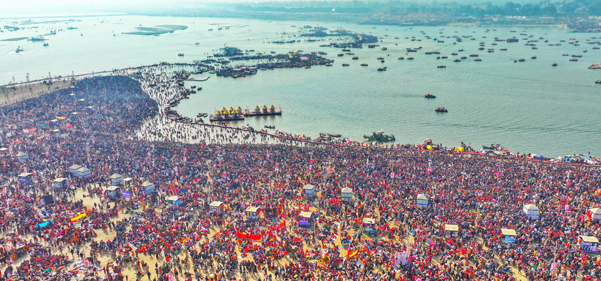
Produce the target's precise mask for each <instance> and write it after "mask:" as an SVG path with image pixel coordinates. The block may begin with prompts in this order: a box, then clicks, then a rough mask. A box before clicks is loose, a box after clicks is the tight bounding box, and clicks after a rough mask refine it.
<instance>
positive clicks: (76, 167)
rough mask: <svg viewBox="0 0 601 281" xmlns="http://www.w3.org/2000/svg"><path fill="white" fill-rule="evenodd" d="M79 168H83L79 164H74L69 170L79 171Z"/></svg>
mask: <svg viewBox="0 0 601 281" xmlns="http://www.w3.org/2000/svg"><path fill="white" fill-rule="evenodd" d="M79 168H81V166H79V165H77V164H73V165H71V167H69V170H77V169H79Z"/></svg>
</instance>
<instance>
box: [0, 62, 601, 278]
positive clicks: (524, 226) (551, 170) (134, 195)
mask: <svg viewBox="0 0 601 281" xmlns="http://www.w3.org/2000/svg"><path fill="white" fill-rule="evenodd" d="M178 75H180V74H178V73H174V72H172V71H170V70H169V69H167V67H165V66H150V67H144V68H137V69H129V70H121V71H115V72H114V73H112V74H111V75H110V76H103V77H93V78H86V79H82V80H79V81H77V83H75V84H74V87H72V88H68V89H64V90H58V91H56V92H52V93H49V94H45V95H41V96H38V97H35V98H31V99H27V100H23V101H20V102H17V103H14V104H11V105H7V106H4V107H0V171H1V173H0V194H1V196H2V198H3V200H2V201H0V209H1V210H2V216H1V217H0V240H1V241H2V245H3V247H2V248H1V249H0V280H61V281H62V280H107V281H108V280H132V281H133V280H424V281H425V280H599V274H600V271H601V264H600V262H601V259H600V258H598V257H597V256H596V255H595V254H596V252H597V250H598V247H597V245H598V240H597V238H596V237H598V235H599V229H600V226H599V224H598V220H599V219H601V210H600V209H598V207H599V206H598V205H599V204H598V203H597V202H598V201H599V196H600V195H601V174H600V173H599V171H598V167H594V166H591V165H586V164H582V163H565V162H560V161H547V160H544V159H532V158H524V157H519V155H515V154H504V155H498V156H487V155H483V154H481V153H477V152H474V151H470V149H469V148H468V146H462V148H461V149H455V148H452V149H447V148H444V147H442V146H440V147H438V146H436V147H437V148H438V149H437V150H430V149H431V148H432V146H433V145H432V144H430V143H429V144H427V145H418V146H399V145H387V146H384V145H382V146H380V145H377V146H374V145H365V144H361V143H358V142H353V141H348V140H344V141H339V142H328V143H323V142H316V141H311V140H310V139H308V138H306V137H304V136H298V135H294V134H289V133H284V132H276V133H267V132H266V131H263V130H254V129H253V128H250V127H244V128H235V127H230V126H227V125H222V124H210V123H201V122H181V121H178V120H174V119H173V118H170V117H169V116H168V114H166V112H168V111H169V109H165V108H166V107H167V106H168V105H169V104H170V103H171V102H172V101H174V100H175V99H179V98H180V97H181V95H182V91H184V90H185V89H184V88H183V87H181V86H180V85H178V83H177V81H178Z"/></svg>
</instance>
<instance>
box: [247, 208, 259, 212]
mask: <svg viewBox="0 0 601 281" xmlns="http://www.w3.org/2000/svg"><path fill="white" fill-rule="evenodd" d="M258 210H259V208H257V207H248V208H246V211H247V212H251V213H256V212H257V211H258Z"/></svg>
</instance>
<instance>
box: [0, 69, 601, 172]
mask: <svg viewBox="0 0 601 281" xmlns="http://www.w3.org/2000/svg"><path fill="white" fill-rule="evenodd" d="M198 65H199V64H198V63H159V64H152V65H146V66H138V67H129V68H125V69H121V70H112V71H100V72H92V73H85V74H78V75H73V76H67V77H63V76H57V77H55V78H52V80H54V79H56V80H58V79H61V78H62V79H66V78H68V77H71V79H72V81H70V82H66V81H61V80H58V82H53V83H56V84H58V85H53V86H55V87H57V88H56V89H55V90H51V91H50V90H48V87H44V86H45V84H43V83H35V84H30V83H31V82H34V81H48V79H37V80H32V81H30V82H29V83H27V82H20V83H14V84H9V85H3V86H0V93H2V92H1V91H2V90H4V91H5V92H7V91H8V90H6V87H7V86H13V87H16V90H14V89H13V90H11V91H13V92H14V93H16V92H18V91H19V90H21V94H20V95H17V94H14V97H12V98H8V99H6V101H5V102H4V103H3V104H2V101H1V98H2V96H3V95H0V107H3V106H6V105H11V104H14V103H17V102H20V101H23V100H26V99H31V98H35V97H38V96H41V95H45V94H49V93H52V92H54V91H56V90H60V89H65V88H67V87H69V86H73V85H75V84H76V83H77V79H76V78H85V77H87V76H92V77H94V76H96V75H99V76H102V75H108V76H115V75H125V76H127V77H129V78H131V79H133V80H135V81H138V82H139V83H140V84H143V83H145V82H148V81H142V80H140V79H135V78H134V77H133V76H132V75H133V74H134V73H139V70H142V69H145V68H153V67H154V68H161V67H163V68H167V67H168V68H171V69H173V68H176V67H190V66H198ZM170 71H173V70H170ZM120 73H122V74H120ZM59 83H60V84H59ZM149 84H151V83H146V90H143V91H144V92H145V93H146V94H147V95H148V96H150V97H151V98H152V99H153V100H155V101H157V103H158V104H159V106H160V107H164V106H166V104H168V102H167V100H166V99H165V100H160V99H157V97H156V96H154V97H153V95H152V94H151V93H149V92H148V89H150V87H148V85H149ZM17 86H18V87H17ZM28 87H31V89H30V92H29V93H27V92H26V89H27V88H28ZM177 87H179V88H180V89H179V90H180V91H181V90H185V88H183V87H181V86H177ZM33 89H36V90H35V91H34V90H33ZM7 93H8V92H7ZM176 96H177V94H176V95H174V96H171V97H170V99H172V98H174V97H176ZM5 97H6V96H5ZM179 97H181V96H179ZM157 118H158V119H160V118H163V119H166V120H169V122H173V123H176V124H186V125H184V127H187V125H191V126H192V127H197V128H200V127H203V128H204V127H206V128H213V129H219V130H220V131H226V132H228V131H231V130H233V131H235V132H238V133H250V134H253V135H255V136H260V137H261V139H264V138H267V137H268V138H271V139H272V140H273V139H277V140H278V141H276V142H275V143H273V142H272V143H270V142H262V141H259V142H258V143H255V144H266V145H269V144H276V143H277V142H283V143H289V144H292V143H296V144H297V145H300V144H302V145H304V146H307V145H327V146H341V147H342V146H357V147H380V148H390V149H404V148H402V147H405V146H406V145H407V144H401V143H390V144H389V143H372V142H366V141H358V140H352V139H345V138H333V139H332V140H331V141H319V140H317V139H314V138H312V137H305V136H301V135H296V134H294V133H286V132H279V131H276V133H270V132H268V131H267V130H264V129H261V130H254V129H248V128H244V127H233V126H227V125H225V126H224V125H220V124H215V123H198V122H193V123H189V122H178V121H176V120H173V119H171V118H168V117H167V116H166V115H164V113H163V112H162V111H161V110H160V108H159V116H158V117H155V118H153V119H150V120H147V122H146V123H144V124H143V125H142V126H141V127H140V128H138V130H137V131H138V133H137V134H138V137H140V134H139V132H140V131H142V130H143V129H144V126H147V124H150V122H151V121H152V120H155V121H156V120H157ZM157 122H159V121H157ZM160 124H161V125H165V124H167V123H166V122H165V120H161V121H160ZM155 125H156V124H155ZM155 129H156V127H155ZM190 130H193V131H198V129H190ZM201 131H204V130H201ZM211 137H212V136H209V138H211ZM144 140H146V141H164V140H161V139H158V138H149V139H148V138H147V139H144ZM169 141H172V142H180V143H189V144H193V143H201V142H200V139H198V140H196V139H186V140H183V139H180V140H173V139H172V140H169ZM206 143H207V144H209V143H213V142H212V141H209V142H206ZM216 143H219V144H235V143H233V142H229V143H228V142H226V141H225V140H223V141H222V142H216ZM409 145H410V146H412V147H414V148H416V147H419V146H424V145H423V144H421V145H420V144H417V145H416V144H409ZM410 150H416V149H410ZM440 151H442V152H444V153H465V154H472V155H480V156H487V157H493V158H497V157H496V155H486V154H484V153H481V152H478V151H479V150H473V151H470V152H460V151H457V150H456V148H455V147H444V146H443V147H441V148H440ZM504 153H505V152H504ZM530 155H536V156H537V157H538V156H539V154H535V153H521V154H520V156H517V155H514V154H511V156H509V157H511V158H514V159H527V160H532V161H540V160H539V159H536V158H534V157H533V158H530ZM571 155H579V154H571ZM582 155H584V154H582ZM506 157H507V156H506ZM557 157H561V156H555V157H545V158H544V159H543V160H545V161H550V162H552V163H565V164H572V165H574V164H576V165H580V164H579V163H570V162H564V161H562V160H558V159H557ZM590 158H591V159H599V158H598V157H594V156H590ZM583 165H584V166H597V165H593V164H583Z"/></svg>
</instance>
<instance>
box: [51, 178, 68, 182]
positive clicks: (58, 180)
mask: <svg viewBox="0 0 601 281" xmlns="http://www.w3.org/2000/svg"><path fill="white" fill-rule="evenodd" d="M66 180H67V179H66V178H56V179H54V181H57V182H63V181H66Z"/></svg>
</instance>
